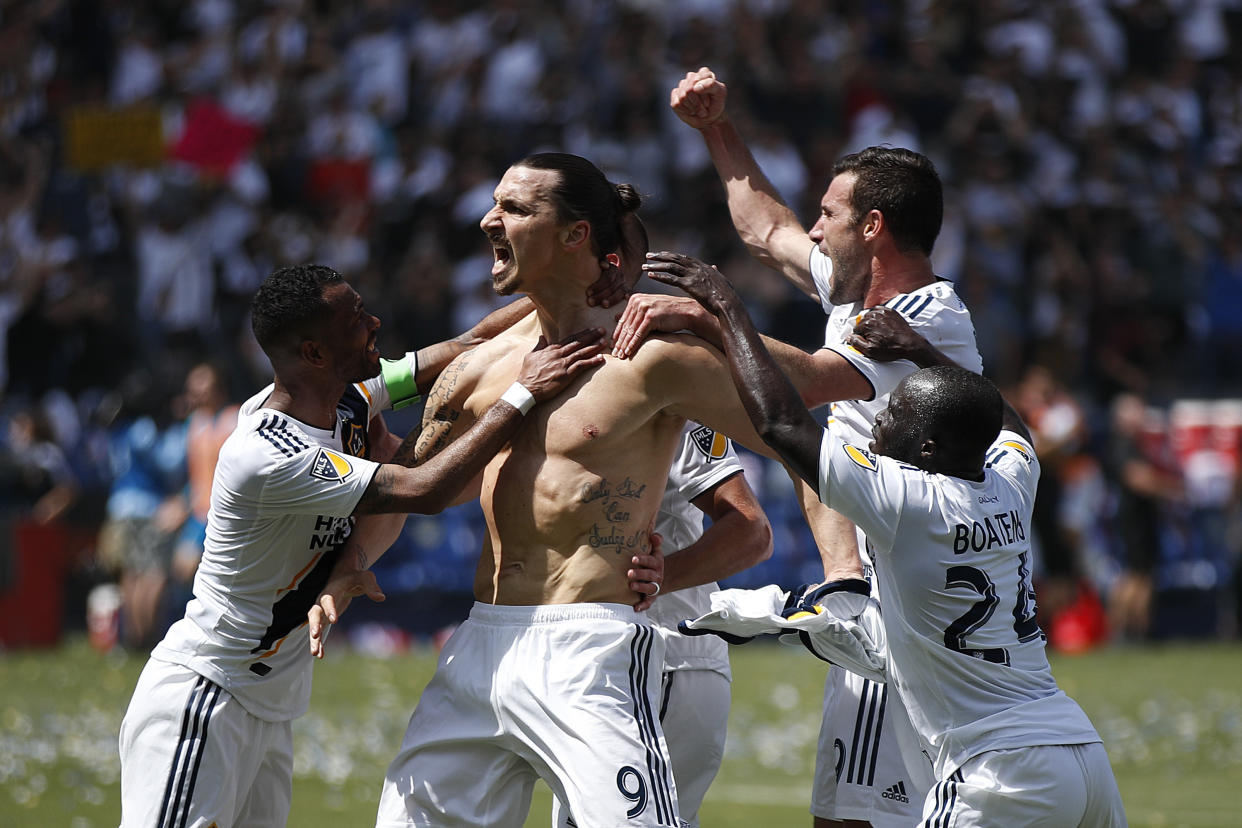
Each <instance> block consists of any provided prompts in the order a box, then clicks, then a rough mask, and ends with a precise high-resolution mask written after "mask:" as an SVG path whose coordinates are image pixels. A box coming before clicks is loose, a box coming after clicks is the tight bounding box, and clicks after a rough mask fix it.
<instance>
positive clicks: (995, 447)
mask: <svg viewBox="0 0 1242 828" xmlns="http://www.w3.org/2000/svg"><path fill="white" fill-rule="evenodd" d="M984 464H985V465H986V466H987V468H990V469H992V470H993V471H995V472H996V473H997V474H999V475H1001V476H1002V477H1004V478H1006V479H1008V480H1010V481H1012V482H1013V484H1014V485H1016V486H1017V487H1018V488H1020V489H1022V490H1023V491H1026V492H1028V493H1029V494H1030V497H1031V498H1034V497H1035V487H1036V486H1037V485H1038V484H1039V474H1040V466H1039V457H1038V456H1036V454H1035V449H1034V448H1033V447H1032V446H1031V444H1030V443H1029V442H1028V441H1027V440H1026V439H1025V438H1024V437H1022V436H1021V435H1019V434H1018V433H1016V432H1013V431H1001V433H1000V434H998V435H997V437H996V441H995V442H994V443H992V447H991V448H989V449H988V453H987V456H986V458H985V460H984Z"/></svg>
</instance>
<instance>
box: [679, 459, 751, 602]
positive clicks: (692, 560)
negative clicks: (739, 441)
mask: <svg viewBox="0 0 1242 828" xmlns="http://www.w3.org/2000/svg"><path fill="white" fill-rule="evenodd" d="M691 503H693V504H694V505H695V506H696V507H698V509H699V511H701V512H703V514H705V515H707V516H708V517H709V518H711V520H712V524H711V526H708V527H707V530H706V531H704V532H703V535H702V536H701V537H700V538H699V539H698V540H697V541H695V542H694V543H692V544H690V545H689V546H687V547H685V548H683V549H681V550H679V551H678V552H677V554H676V555H673V556H671V557H668V558H666V559H665V561H664V588H663V591H664V592H671V591H673V590H677V589H685V588H687V587H692V586H699V585H700V584H709V583H711V582H712V581H719V580H720V579H721V578H727V577H729V576H730V575H734V574H736V573H738V572H741V571H742V570H744V569H749V568H750V567H752V566H754V565H755V564H757V563H762V562H763V561H766V560H767V559H768V558H770V557H771V556H772V526H771V524H769V523H768V518H767V515H765V514H764V513H763V507H762V506H760V505H759V499H758V497H756V496H755V493H754V491H753V490H752V489H751V488H750V484H749V483H747V482H746V477H745V476H744V475H742V474H735V475H734V476H733V477H730V478H728V479H727V480H723V481H721V482H720V483H718V484H717V485H715V486H713V487H712V488H711V489H708V490H707V491H706V492H704V493H703V494H701V495H699V496H698V497H696V498H694V500H692V501H691Z"/></svg>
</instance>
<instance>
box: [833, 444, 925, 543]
mask: <svg viewBox="0 0 1242 828" xmlns="http://www.w3.org/2000/svg"><path fill="white" fill-rule="evenodd" d="M905 489H906V481H905V477H904V472H903V468H902V465H901V464H899V463H897V462H896V461H894V460H892V459H891V458H888V457H880V456H877V455H875V454H873V453H872V452H871V451H869V450H867V449H864V448H859V447H858V446H855V445H853V444H851V443H846V442H843V441H842V440H841V439H839V438H838V437H836V436H834V435H833V434H832V432H830V431H829V430H828V429H824V436H823V439H822V440H821V441H820V446H819V499H820V501H822V502H823V503H824V504H825V505H826V506H828V507H829V508H831V509H835V510H836V511H838V512H840V513H841V514H843V515H845V516H846V517H847V518H849V519H850V520H851V521H853V522H854V524H855V525H857V526H858V528H860V529H862V530H863V532H864V533H865V534H866V535H867V537H868V538H869V539H871V540H872V541H873V542H876V543H878V544H879V545H881V546H884V547H887V546H890V545H891V542H892V538H893V536H894V535H895V533H896V528H897V523H898V521H899V519H900V514H901V508H902V504H903V502H904V498H905Z"/></svg>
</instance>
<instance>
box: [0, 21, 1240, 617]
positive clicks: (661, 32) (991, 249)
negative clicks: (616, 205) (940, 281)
mask: <svg viewBox="0 0 1242 828" xmlns="http://www.w3.org/2000/svg"><path fill="white" fill-rule="evenodd" d="M1237 6H1238V3H1237V2H1235V0H1225V1H1224V2H1217V1H1216V0H1211V1H1208V2H1170V0H1124V2H1123V1H1122V0H1117V2H1107V1H1106V0H1052V2H1048V3H1042V4H1040V3H1029V2H1022V3H1010V2H990V3H983V4H972V3H936V2H928V1H927V0H919V2H909V3H899V4H856V3H839V4H824V3H821V2H816V0H780V1H779V2H773V1H772V0H760V1H758V2H756V0H731V1H730V2H719V1H718V0H715V1H714V0H694V2H688V0H682V2H676V3H659V2H651V0H625V2H612V3H592V2H585V1H584V0H496V1H495V2H482V0H422V2H418V3H413V4H400V3H394V2H392V0H367V2H365V3H362V4H340V3H323V2H307V0H269V1H268V2H261V3H240V2H236V0H195V1H194V2H190V3H180V4H178V3H168V2H157V3H150V2H146V3H143V2H139V3H121V4H118V3H100V2H95V0H46V1H45V2H39V3H16V4H14V3H9V4H5V7H4V10H3V12H2V13H0V89H3V92H4V94H3V95H0V393H2V394H3V395H4V396H3V397H2V398H0V404H3V406H4V408H6V409H8V410H17V409H20V408H24V407H26V406H27V404H28V401H29V400H35V399H42V398H43V397H44V395H45V394H46V393H47V392H49V391H52V390H53V389H60V390H61V391H62V392H64V393H66V394H68V395H70V396H71V397H72V398H74V399H75V401H77V402H78V404H79V406H80V407H82V408H83V409H84V410H85V409H89V408H92V407H93V406H94V401H96V400H98V399H100V397H101V396H104V395H106V394H107V392H108V391H112V390H115V389H116V388H118V387H119V383H120V378H121V377H122V376H123V374H124V373H125V371H126V370H127V369H128V368H129V367H130V366H133V365H138V364H145V365H156V364H159V365H162V366H164V367H166V368H167V370H166V371H165V372H164V373H166V374H167V377H166V378H165V379H162V380H157V383H161V384H162V386H161V389H160V390H161V392H162V393H164V394H167V395H171V394H173V393H174V392H175V390H176V388H177V387H178V386H179V384H180V382H181V380H182V379H183V378H184V376H185V372H186V371H188V369H189V368H190V366H191V365H192V364H193V363H194V361H195V360H197V359H198V358H200V355H201V354H202V353H204V351H203V348H204V347H209V348H210V349H211V353H212V354H213V357H214V358H216V359H218V361H219V362H220V363H221V364H222V365H224V366H226V369H225V370H226V372H227V375H228V377H229V379H230V381H232V382H237V383H238V385H239V386H240V387H249V385H251V384H253V382H254V381H265V380H266V370H267V366H266V365H265V360H264V358H263V357H262V355H261V353H259V352H258V351H257V349H256V348H255V347H254V344H253V341H252V337H251V336H250V334H249V325H248V320H247V312H248V302H249V298H250V294H251V293H252V291H253V289H254V287H255V285H256V284H257V282H258V280H259V279H261V278H262V276H263V275H265V274H266V273H267V272H270V270H271V269H273V268H274V267H277V266H281V265H284V264H293V263H298V262H305V261H308V260H312V259H321V260H325V261H329V262H330V263H334V264H336V265H337V266H338V267H339V268H341V269H344V270H347V271H349V272H350V273H353V274H355V278H356V279H357V280H358V283H359V285H360V286H361V287H365V289H366V294H367V300H368V302H369V303H370V304H372V305H373V306H377V307H389V308H391V311H390V313H388V314H385V328H384V329H382V335H383V336H385V338H388V337H390V336H391V337H393V338H394V341H398V342H403V341H407V340H408V339H409V337H410V336H416V337H418V336H420V335H421V334H420V332H422V331H424V330H425V331H426V332H427V338H428V340H432V339H436V338H442V337H443V336H446V335H451V334H452V333H454V332H455V331H458V330H462V329H463V328H464V325H465V324H467V323H472V322H473V321H474V320H475V319H477V318H478V317H479V316H480V315H481V314H482V313H483V312H485V311H486V310H488V309H490V308H491V307H494V306H495V303H496V298H495V297H494V295H492V294H491V292H490V290H489V289H488V288H487V279H486V274H487V270H488V264H487V262H486V261H482V260H481V259H486V255H485V254H486V253H487V247H486V244H485V242H484V239H483V238H482V235H481V234H480V233H479V232H478V229H477V223H478V220H479V217H480V216H481V215H482V213H483V212H485V211H486V209H487V208H488V207H489V206H490V201H491V193H492V188H493V187H494V183H495V177H496V175H497V174H498V173H499V172H500V171H501V170H503V169H504V167H505V166H506V165H507V164H509V163H511V162H512V161H513V160H515V159H517V158H519V157H521V156H523V155H525V154H527V153H529V152H532V151H537V150H543V149H563V150H566V151H571V152H579V153H581V154H583V155H587V156H589V157H592V158H593V159H595V160H597V161H599V162H600V163H601V165H602V166H603V167H605V168H606V170H607V171H608V172H609V173H610V177H611V178H613V179H614V180H628V181H632V182H634V183H636V184H637V186H639V187H640V189H641V190H643V193H644V197H645V198H644V200H645V204H646V207H645V208H644V209H645V210H646V211H647V213H646V214H647V215H648V218H649V225H650V226H651V231H652V234H653V244H654V245H655V246H658V247H676V248H679V249H683V250H686V251H688V252H692V253H696V254H699V255H701V256H704V257H706V258H707V259H708V260H710V261H715V262H717V263H720V264H722V265H727V266H728V268H729V271H728V272H729V275H730V278H735V279H736V280H738V282H739V285H740V286H741V287H742V288H743V289H746V288H747V286H748V285H751V284H753V285H755V286H758V285H760V284H761V283H762V282H763V280H760V279H752V278H751V275H750V273H748V272H747V271H746V267H749V265H745V266H740V265H739V264H737V263H736V262H737V261H738V260H739V256H738V254H739V245H738V243H737V241H736V239H735V237H734V235H733V234H732V233H731V232H730V231H729V220H728V215H727V211H726V209H725V207H724V204H723V194H722V192H721V188H720V187H719V185H718V183H717V182H716V181H715V176H714V173H713V172H712V170H711V166H710V163H709V159H708V158H707V156H706V151H705V149H704V147H703V145H702V142H701V141H699V140H698V138H697V136H696V135H694V134H693V131H691V130H687V129H686V128H684V126H682V125H681V124H680V122H679V121H678V120H677V119H676V118H675V117H674V116H673V115H672V113H671V112H669V110H668V107H667V100H668V90H669V89H670V88H671V87H672V85H673V84H674V83H675V81H676V79H678V78H680V77H681V76H682V75H683V74H684V73H685V72H686V71H689V70H693V69H696V68H698V67H699V66H701V65H704V64H707V65H711V66H713V67H715V68H717V69H718V70H719V71H720V72H721V74H722V75H723V76H725V77H732V78H736V79H737V80H736V81H735V82H734V83H735V86H734V88H733V89H732V90H731V95H732V96H733V97H734V99H735V102H736V104H737V107H736V109H735V110H734V114H735V117H738V118H746V119H748V121H749V122H750V123H752V124H753V126H752V127H751V128H748V129H747V130H746V131H747V133H748V134H752V135H755V136H756V142H755V151H756V155H757V156H758V157H759V159H760V162H761V164H763V166H764V168H765V169H766V171H767V173H768V175H769V177H771V178H772V180H773V182H774V183H775V184H776V186H777V187H778V188H779V189H780V190H781V192H782V193H784V194H785V196H786V197H787V199H788V200H789V202H790V204H791V205H793V206H794V209H795V210H796V211H798V212H799V213H800V214H801V215H802V217H803V219H804V220H807V221H809V219H810V218H811V216H812V215H813V213H814V212H815V211H816V210H817V209H818V205H817V204H815V203H814V197H815V194H816V193H818V192H819V190H820V188H821V187H822V184H823V182H825V181H827V180H828V178H829V177H830V175H831V165H832V163H833V161H834V160H835V159H836V158H838V157H839V156H840V155H841V154H842V153H843V152H846V151H849V150H853V149H858V148H861V146H863V145H865V144H870V143H879V142H890V143H893V144H900V145H906V146H910V147H912V148H915V149H919V150H920V151H922V152H925V153H927V154H928V155H929V156H930V157H932V158H933V159H935V161H936V163H937V165H938V167H939V169H940V172H941V175H942V177H943V179H944V181H945V185H946V197H947V199H949V200H950V201H952V202H955V203H956V204H958V206H959V207H960V208H961V209H958V210H952V209H950V210H947V211H946V214H947V215H948V216H949V220H948V221H947V222H946V225H945V227H944V229H943V230H942V233H941V238H940V240H939V241H938V243H937V247H936V251H937V258H936V271H937V273H938V274H939V275H940V276H942V277H946V278H951V279H954V280H955V281H957V282H958V289H959V292H960V293H961V294H962V295H963V296H964V297H965V298H966V300H967V301H968V302H969V304H970V306H971V308H972V311H973V315H974V321H975V326H976V330H977V333H978V337H979V341H980V347H981V349H983V351H984V364H985V366H986V368H987V371H988V372H989V374H990V375H991V376H992V377H993V378H994V379H996V380H998V381H1000V382H1001V383H1003V384H1005V385H1008V386H1014V385H1016V384H1017V383H1018V382H1019V381H1020V380H1021V379H1022V378H1023V376H1024V375H1025V374H1026V372H1027V369H1028V368H1029V367H1030V366H1032V365H1041V366H1045V367H1046V368H1047V369H1048V370H1049V371H1051V372H1052V374H1053V375H1054V376H1055V377H1056V379H1057V382H1058V383H1059V384H1060V385H1061V386H1063V389H1062V390H1063V391H1064V392H1065V393H1067V394H1068V395H1070V396H1071V397H1072V398H1073V399H1074V400H1075V401H1077V402H1078V404H1079V405H1080V406H1081V407H1082V408H1083V411H1082V417H1083V418H1084V419H1086V420H1090V421H1094V420H1097V419H1098V420H1101V421H1104V420H1108V419H1109V417H1108V411H1109V407H1110V405H1111V401H1112V399H1113V397H1114V396H1115V395H1117V394H1119V393H1123V392H1124V393H1129V394H1139V395H1142V396H1143V397H1145V398H1146V399H1148V400H1151V401H1152V402H1158V403H1161V404H1164V403H1168V402H1170V401H1172V400H1174V399H1177V398H1179V397H1186V396H1189V395H1195V396H1201V397H1219V396H1222V395H1227V394H1235V395H1236V394H1242V357H1239V354H1242V327H1240V323H1239V321H1238V320H1239V319H1242V309H1240V308H1239V303H1240V302H1242V299H1240V298H1239V297H1242V287H1239V285H1242V233H1240V232H1239V231H1238V227H1239V223H1240V216H1239V212H1238V205H1239V204H1242V62H1240V61H1239V59H1238V55H1239V54H1242V26H1240V25H1239V21H1242V11H1239V9H1238V8H1237ZM130 107H137V108H138V109H137V110H134V109H126V108H130ZM99 108H102V112H101V111H100V109H99ZM141 110H145V111H146V112H147V113H154V114H155V117H153V118H149V119H148V121H147V127H144V130H146V131H142V130H138V131H135V127H134V123H135V122H134V121H132V120H127V118H128V115H132V114H133V113H134V112H135V111H141ZM88 112H94V113H96V115H101V116H102V117H99V118H98V119H97V121H96V122H94V123H95V126H94V127H93V128H94V129H95V130H96V131H95V132H92V133H90V134H89V135H88V138H89V140H88V141H87V142H86V143H87V144H88V145H89V147H90V149H91V150H92V153H93V154H92V158H94V161H93V162H92V163H84V162H83V161H82V159H81V158H78V157H77V155H78V154H77V153H75V152H74V151H73V150H72V147H71V144H72V142H71V141H69V140H68V139H69V135H70V132H71V130H70V128H69V126H68V125H69V124H71V123H74V122H75V118H76V116H78V115H81V114H83V113H88ZM127 113H128V115H127ZM112 116H116V117H115V118H113V117H112ZM152 130H155V131H157V132H158V135H152V132H151V131H152ZM226 135H227V140H225V137H226ZM144 140H150V141H154V145H155V150H154V151H153V152H151V153H148V154H146V155H143V154H141V153H139V154H137V155H135V154H134V153H135V146H136V145H138V144H141V143H142V141H144ZM161 146H162V147H164V148H165V152H164V153H163V154H162V155H161V154H160V152H159V147H161ZM137 158H142V159H143V160H142V161H141V163H140V162H139V161H138V160H137ZM161 158H162V159H163V160H162V162H161V161H160V159H161ZM476 257H480V258H476ZM741 260H742V261H745V260H746V259H745V257H741ZM746 298H747V300H748V302H750V303H752V304H753V310H754V313H755V317H756V319H757V320H759V321H760V322H761V323H762V324H764V325H767V326H769V327H768V328H767V332H769V333H773V334H775V335H777V336H780V337H782V338H786V339H790V340H799V341H806V342H812V341H814V339H815V334H814V328H815V325H814V323H813V320H811V319H810V318H809V317H807V316H806V315H804V314H801V312H800V311H799V308H800V307H803V306H804V303H800V302H799V301H798V299H797V298H796V297H791V296H790V295H789V294H788V293H778V292H775V291H764V290H759V289H755V290H749V291H748V292H747V293H746ZM454 319H457V320H459V323H460V324H459V323H454V322H453V320H454ZM461 320H465V322H464V323H462V322H461ZM398 326H399V327H400V328H401V330H398ZM434 330H439V331H441V333H440V334H437V335H435V336H432V335H431V332H432V331H434ZM250 374H255V375H256V376H255V377H253V378H251V379H244V378H243V375H246V376H249V375H250ZM243 380H244V381H243ZM62 448H63V447H62ZM1048 499H1050V498H1042V497H1041V502H1042V501H1044V500H1048ZM790 536H791V537H793V538H798V539H800V538H801V536H800V535H797V533H791V535H790ZM797 542H799V543H800V542H801V540H798V541H797ZM799 552H800V553H805V554H807V555H813V550H811V549H809V548H808V549H801V550H799ZM778 557H779V553H778ZM1041 600H1047V601H1049V602H1050V601H1051V600H1052V596H1050V595H1049V596H1047V597H1046V598H1043V599H1041ZM1239 603H1242V602H1239Z"/></svg>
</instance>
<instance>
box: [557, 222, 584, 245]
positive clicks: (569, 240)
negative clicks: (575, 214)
mask: <svg viewBox="0 0 1242 828" xmlns="http://www.w3.org/2000/svg"><path fill="white" fill-rule="evenodd" d="M590 242H591V224H590V222H587V221H575V222H573V223H572V224H570V225H568V226H567V227H565V229H563V230H562V231H561V244H563V245H565V246H566V247H568V248H571V249H576V248H579V247H582V245H584V244H589V243H590Z"/></svg>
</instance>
